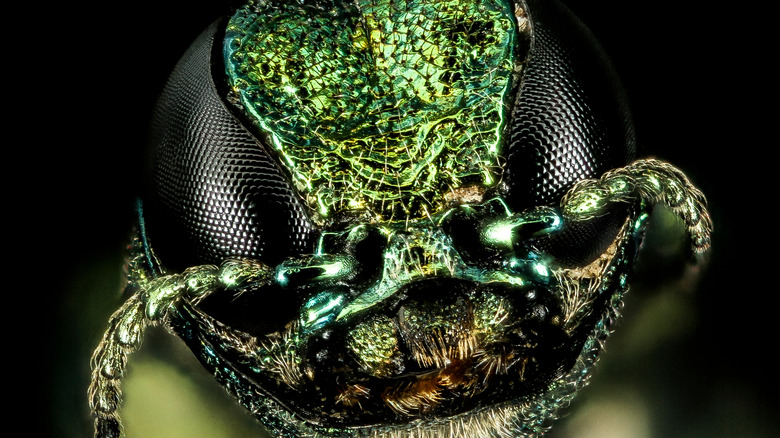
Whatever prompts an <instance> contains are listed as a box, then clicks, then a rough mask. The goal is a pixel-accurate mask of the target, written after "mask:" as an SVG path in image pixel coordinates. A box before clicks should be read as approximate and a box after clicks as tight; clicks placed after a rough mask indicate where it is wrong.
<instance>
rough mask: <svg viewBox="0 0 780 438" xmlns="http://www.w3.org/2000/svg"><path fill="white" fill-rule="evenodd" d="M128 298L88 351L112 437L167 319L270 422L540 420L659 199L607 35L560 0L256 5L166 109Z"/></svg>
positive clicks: (571, 391)
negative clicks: (595, 33) (131, 384)
mask: <svg viewBox="0 0 780 438" xmlns="http://www.w3.org/2000/svg"><path fill="white" fill-rule="evenodd" d="M151 132H152V134H151V136H150V142H149V143H150V148H149V156H148V160H147V169H146V175H147V176H148V180H147V182H146V184H145V188H144V192H143V196H142V197H141V199H140V200H139V204H138V208H137V211H138V226H137V231H136V234H135V238H134V239H133V242H132V248H131V254H130V258H129V261H128V269H127V271H128V278H127V285H126V287H125V294H126V296H127V301H126V302H125V303H124V304H123V305H122V306H121V308H120V309H119V310H117V312H116V313H114V315H112V317H111V319H110V321H109V327H108V329H107V331H106V333H105V335H104V337H103V339H102V341H101V343H100V344H99V345H98V347H97V349H96V350H95V353H94V355H93V357H92V369H93V373H92V381H91V384H90V388H89V400H90V407H91V409H92V412H93V414H94V417H95V435H96V436H99V437H108V436H119V435H121V432H122V426H121V422H120V419H119V416H118V409H119V406H120V404H121V390H120V383H121V377H122V374H123V373H124V371H125V367H126V362H127V360H128V356H129V354H131V353H132V352H134V351H136V350H137V349H138V348H139V347H140V343H141V339H142V336H143V332H144V330H145V329H146V328H147V327H148V326H155V325H160V326H164V327H166V328H168V329H169V330H170V331H172V332H173V333H174V334H175V335H176V336H178V337H179V338H181V339H182V340H183V341H184V343H185V344H186V345H187V346H188V347H189V348H190V349H191V350H192V352H193V353H194V354H195V356H196V357H197V358H198V359H199V360H200V361H201V363H202V364H203V366H204V367H205V368H206V369H207V370H209V371H210V372H211V373H212V374H213V375H214V377H215V378H216V379H217V381H219V382H220V383H221V384H222V385H223V386H224V387H225V389H226V390H227V391H228V392H229V393H230V394H231V395H232V396H234V397H235V398H236V400H237V401H238V402H239V403H240V404H242V405H243V406H245V407H246V408H247V409H248V411H249V412H251V413H252V415H254V416H255V417H256V418H257V419H258V420H259V421H260V422H261V423H262V424H263V425H264V426H265V427H266V428H267V429H268V430H269V431H270V432H271V433H272V434H274V435H276V436H280V437H293V436H312V437H313V436H322V437H325V436H331V437H342V436H372V437H404V436H418V437H424V436H430V437H438V436H470V437H495V436H501V437H532V436H539V435H542V434H543V433H544V432H545V431H546V430H547V429H548V428H549V427H550V426H551V424H552V422H553V421H554V419H555V417H556V415H557V414H558V412H559V411H560V409H561V408H562V407H563V406H565V405H566V404H568V403H569V402H570V401H571V400H572V399H573V397H574V396H575V395H576V393H577V392H578V391H579V390H580V389H581V388H582V387H583V386H584V385H585V384H586V383H587V379H588V375H589V373H590V371H591V369H592V368H593V366H594V365H595V363H596V360H597V358H598V355H599V353H600V351H601V350H602V348H603V343H604V342H605V340H606V338H607V336H608V334H609V331H610V329H611V326H612V324H613V322H614V320H615V319H616V318H618V316H619V306H620V303H621V300H622V298H623V296H624V295H625V293H626V292H627V290H628V285H629V282H628V278H629V276H630V273H631V269H632V264H633V261H634V259H635V257H636V254H637V252H638V250H639V248H640V245H641V241H642V238H643V235H644V229H645V226H646V223H647V220H648V217H649V215H650V213H651V212H652V210H653V208H654V207H655V206H657V205H663V206H665V207H667V208H669V209H670V210H671V211H672V212H673V213H675V214H676V215H677V216H678V217H679V218H680V219H681V220H682V223H683V224H684V226H685V227H686V229H687V231H688V234H689V235H690V241H691V248H692V250H693V251H694V252H696V253H702V252H704V251H706V250H707V248H708V247H709V245H710V235H711V232H712V223H711V220H710V217H709V214H708V212H707V205H706V200H705V197H704V195H703V194H702V193H701V191H699V190H698V189H697V188H696V187H695V186H694V185H693V184H692V183H691V181H690V180H689V179H688V178H687V177H686V175H685V174H684V173H683V172H682V171H681V170H679V169H677V168H676V167H674V166H673V165H672V164H670V163H667V162H663V161H659V160H656V159H652V158H639V159H637V157H636V156H635V155H636V150H635V149H636V146H635V138H634V133H633V128H632V123H631V116H630V113H629V110H628V107H627V104H626V100H625V96H624V92H623V90H622V88H621V86H620V85H619V81H618V80H617V78H616V75H615V73H614V70H613V68H612V66H611V64H610V62H609V60H608V58H607V57H606V56H605V55H604V54H603V50H602V49H601V47H600V46H599V45H598V43H597V42H596V41H595V39H594V38H593V37H592V35H591V34H590V33H589V32H588V30H587V28H586V27H585V26H584V25H583V24H582V23H580V22H579V21H578V20H577V18H576V17H574V16H573V14H572V13H571V12H570V11H568V9H566V8H565V7H564V6H563V5H561V4H559V3H558V2H556V1H541V0H445V1H440V2H435V4H428V3H426V2H419V1H414V0H403V1H399V0H358V1H356V2H337V1H331V0H303V1H295V2H291V1H283V0H249V1H247V2H246V3H245V4H243V5H241V6H239V7H237V8H236V9H235V10H234V11H232V12H231V14H229V16H228V17H226V18H225V19H221V20H218V21H216V22H215V23H214V24H212V25H211V26H210V27H208V28H207V29H206V30H205V31H204V32H203V33H202V34H201V35H200V37H199V38H198V39H197V40H196V41H195V42H194V43H193V45H192V46H191V47H190V49H189V50H188V51H187V52H186V53H185V55H184V56H183V58H182V59H181V61H180V62H179V64H178V65H177V66H176V68H175V69H174V71H173V73H172V74H171V76H170V79H169V82H168V84H167V86H166V88H165V90H164V91H163V93H162V95H161V97H160V100H159V103H158V106H157V109H156V112H155V115H154V118H153V121H152V130H151Z"/></svg>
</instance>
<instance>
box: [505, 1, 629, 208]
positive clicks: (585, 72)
mask: <svg viewBox="0 0 780 438" xmlns="http://www.w3.org/2000/svg"><path fill="white" fill-rule="evenodd" d="M535 3H536V2H531V3H529V6H530V7H531V8H530V12H529V14H530V16H531V19H532V21H533V22H534V41H533V43H532V46H531V56H529V61H528V64H527V66H526V67H525V69H524V73H523V79H522V83H521V92H520V93H519V96H518V100H517V103H516V105H515V108H514V111H513V113H512V116H511V119H510V121H509V129H508V135H507V163H506V167H505V170H504V172H505V173H504V181H505V184H506V192H505V193H504V196H505V199H506V201H507V202H508V203H509V205H510V206H511V207H512V208H513V209H514V210H515V211H521V210H524V209H526V208H532V207H535V206H538V205H550V206H554V205H557V203H558V202H559V201H560V198H561V196H562V195H563V194H564V193H565V192H566V191H567V190H568V189H569V188H570V187H571V186H572V185H573V184H574V183H576V182H577V181H580V180H582V179H586V178H594V177H597V176H599V175H601V174H602V173H604V172H606V171H608V170H610V169H614V168H617V167H620V166H624V165H625V164H626V163H628V162H630V161H631V160H633V158H634V154H635V149H636V145H635V143H636V140H635V138H634V132H633V127H632V126H633V125H632V122H631V118H630V114H629V111H628V109H627V104H626V101H625V95H624V91H623V90H622V88H621V86H620V82H619V80H618V78H617V76H616V74H615V72H614V70H613V67H612V65H611V64H610V62H609V60H608V58H607V57H606V56H605V55H604V53H603V50H602V48H601V46H600V45H599V44H598V42H597V41H596V40H595V39H594V37H593V36H592V35H591V34H590V32H589V31H588V30H587V29H586V28H585V27H584V26H583V25H582V24H581V23H580V22H579V21H578V20H577V19H576V18H574V17H573V16H572V15H571V13H570V12H569V11H568V10H566V9H565V8H564V7H562V6H561V5H559V4H557V3H555V2H549V4H544V5H538V6H537V5H536V4H535ZM534 6H537V7H534ZM539 6H543V7H539Z"/></svg>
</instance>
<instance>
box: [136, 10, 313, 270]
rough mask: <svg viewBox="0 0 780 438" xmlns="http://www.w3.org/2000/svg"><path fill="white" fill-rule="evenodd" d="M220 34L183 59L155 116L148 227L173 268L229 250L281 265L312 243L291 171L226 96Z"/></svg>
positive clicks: (204, 38) (210, 34) (213, 259)
mask: <svg viewBox="0 0 780 438" xmlns="http://www.w3.org/2000/svg"><path fill="white" fill-rule="evenodd" d="M218 33H219V32H218V31H217V26H216V25H215V26H212V27H211V28H210V29H209V31H207V32H205V33H204V34H203V35H201V37H200V38H199V39H198V41H197V42H196V43H195V44H193V45H192V47H191V48H190V50H189V51H188V52H187V53H186V54H185V56H184V57H183V58H182V60H181V61H180V63H179V64H178V65H177V67H176V69H175V71H174V72H173V74H172V75H171V77H170V79H169V82H168V85H167V87H166V89H165V90H164V92H163V94H162V96H161V98H160V101H159V104H158V108H157V110H156V113H155V117H154V119H153V123H152V131H151V150H152V151H153V153H152V156H151V157H150V160H149V162H150V165H149V166H150V168H149V169H148V172H147V175H148V176H149V180H148V188H149V190H148V195H147V196H146V198H145V199H144V209H145V212H144V213H145V217H146V219H147V220H146V223H147V228H146V231H147V233H148V235H149V237H150V239H151V240H152V242H153V245H154V247H155V249H156V251H157V252H158V254H161V255H164V259H165V262H166V265H167V266H169V267H171V268H183V267H187V266H191V265H196V264H202V263H218V262H219V261H221V260H223V259H225V258H226V257H250V258H256V259H258V260H261V261H263V262H265V263H268V264H276V263H278V262H280V261H281V260H283V259H284V258H285V257H287V256H290V255H296V254H301V253H304V252H309V251H310V247H311V235H312V226H311V223H310V221H309V218H308V216H307V213H306V211H305V210H304V207H303V205H302V204H301V203H300V201H299V199H298V197H297V196H296V195H295V193H294V192H293V190H292V188H291V187H290V185H289V183H288V179H287V178H286V177H285V175H284V174H283V172H282V171H281V169H280V168H279V165H278V164H277V163H276V162H274V161H273V160H272V159H271V157H270V156H269V154H268V153H267V151H266V149H265V147H264V145H263V144H262V142H261V141H260V140H258V139H257V138H256V137H255V136H254V135H253V134H252V133H251V132H250V131H249V130H247V129H246V128H245V127H244V125H243V124H242V123H241V122H240V121H239V119H238V118H237V117H235V116H234V115H233V114H232V113H231V111H230V110H229V108H228V106H227V104H226V103H225V102H224V101H223V99H222V98H221V97H220V93H219V91H218V88H219V84H218V82H215V80H214V77H219V76H218V75H220V74H221V73H220V72H221V71H223V68H222V67H221V61H220V59H221V58H220V57H219V56H215V55H216V54H215V53H214V52H215V50H219V48H220V44H214V41H218V40H219V38H220V37H219V36H218ZM214 46H216V47H214Z"/></svg>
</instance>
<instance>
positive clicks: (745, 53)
mask: <svg viewBox="0 0 780 438" xmlns="http://www.w3.org/2000/svg"><path fill="white" fill-rule="evenodd" d="M568 4H569V5H570V6H571V7H572V9H574V10H575V12H576V13H577V14H578V15H579V16H580V17H581V18H582V19H583V21H585V22H586V23H587V24H588V25H589V26H590V27H591V29H592V30H593V31H594V33H595V34H596V35H597V37H598V38H599V39H600V40H601V41H602V43H603V44H604V46H605V48H606V50H607V52H608V53H609V54H610V55H611V56H612V58H613V60H614V61H615V64H616V67H617V69H618V71H619V73H620V74H621V76H622V78H623V80H624V82H625V85H626V87H627V89H628V92H629V97H630V100H631V104H632V108H633V110H634V116H635V121H636V126H637V131H638V136H639V140H640V144H641V146H642V147H643V148H644V154H645V155H654V156H657V157H659V158H663V159H666V160H669V161H671V162H673V163H675V164H676V165H678V166H679V167H681V168H683V169H684V170H685V171H686V172H687V173H688V175H689V176H690V177H691V178H692V179H693V180H694V182H695V183H696V184H697V185H698V186H699V187H700V188H701V189H702V190H703V191H704V192H705V193H706V194H707V196H708V198H709V200H710V206H711V209H712V212H713V219H714V222H715V227H716V232H715V236H714V245H713V250H712V252H711V261H710V263H709V265H708V267H707V269H706V270H705V272H704V276H703V277H702V279H701V282H700V283H699V284H698V288H697V290H696V292H695V293H693V294H689V295H686V298H685V300H684V301H685V303H687V304H686V305H687V306H690V309H689V310H690V311H691V312H692V315H691V320H690V321H689V322H691V324H692V326H691V324H688V325H686V327H688V329H687V330H686V331H685V334H684V335H681V336H680V337H678V338H675V337H671V338H668V339H666V340H665V341H664V345H663V346H662V347H660V348H658V349H657V350H656V351H655V353H656V354H655V356H653V359H648V360H645V361H642V362H641V363H637V362H629V365H626V366H623V367H621V366H620V365H610V364H611V363H612V362H605V367H607V369H608V370H609V369H614V370H618V371H620V372H623V373H627V376H628V377H626V379H627V380H626V381H639V382H640V383H641V384H643V385H640V389H639V390H640V391H643V394H645V396H646V398H647V400H650V401H651V403H652V409H651V411H652V415H653V418H654V419H655V420H654V421H655V422H656V424H655V425H654V429H653V430H654V432H653V435H652V436H654V437H683V436H685V437H694V436H696V437H698V436H712V437H770V436H780V435H778V428H777V425H778V421H777V419H776V418H775V417H776V416H775V412H776V411H777V402H776V400H775V398H776V394H777V393H778V389H779V388H778V385H777V383H776V382H777V376H776V373H777V371H776V368H777V366H776V362H775V359H774V354H773V353H774V350H775V348H776V345H777V342H776V340H775V336H776V335H775V332H776V327H777V324H776V322H775V321H776V319H777V311H778V307H777V305H776V304H775V295H776V294H777V290H778V287H777V281H778V280H777V275H778V274H777V268H776V267H775V266H774V265H775V260H774V255H775V254H776V253H777V250H776V245H777V233H776V231H775V227H776V225H775V224H774V221H775V220H776V217H777V216H776V214H777V213H776V212H775V210H776V209H775V208H774V206H775V205H776V204H777V203H778V202H777V200H776V196H777V195H776V190H775V186H776V184H775V183H774V181H775V177H776V171H775V169H774V167H775V166H774V163H775V162H776V158H775V157H774V155H772V153H771V151H773V150H774V149H775V148H776V145H777V140H776V139H775V138H774V135H775V133H774V132H773V130H772V127H773V124H776V122H775V121H774V120H770V119H769V117H770V116H776V113H777V111H775V110H773V108H774V105H776V102H775V99H776V97H775V95H774V87H772V86H770V82H769V81H768V80H767V77H768V76H769V75H770V74H771V70H770V69H769V67H768V64H766V63H765V60H768V59H770V58H771V54H772V51H771V50H770V47H771V44H770V43H774V39H773V40H769V39H767V38H768V37H767V36H765V35H763V30H764V29H765V28H764V27H763V25H762V24H761V23H762V20H761V17H762V15H764V14H763V13H762V11H760V10H759V11H756V10H755V9H750V10H743V9H742V8H740V7H738V6H736V5H733V4H730V3H726V2H703V1H693V2H676V3H674V4H673V5H662V4H650V3H648V2H629V1H618V0H606V1H601V2H593V1H584V0H570V1H569V2H568ZM224 7H225V2H224V1H214V2H205V1H201V2H198V1H195V2H193V1H182V0H174V1H167V2H159V1H158V2H151V1H145V0H140V1H135V2H113V3H111V2H103V3H101V4H92V5H88V4H79V5H74V4H71V3H66V2H60V3H57V4H46V3H36V4H34V5H30V6H25V7H22V8H19V9H17V10H12V11H10V12H9V17H8V21H10V22H11V23H10V24H11V25H10V26H9V27H7V28H6V30H5V31H4V33H5V34H6V44H5V46H6V47H7V50H6V53H5V55H6V56H5V63H4V67H5V68H4V70H5V71H6V79H5V85H6V90H8V92H7V93H6V95H10V97H11V98H10V99H8V100H7V102H9V103H10V105H8V110H9V111H10V122H9V123H8V125H7V126H6V130H7V131H8V132H9V135H7V139H6V145H7V147H6V149H7V150H9V151H10V156H8V157H7V158H6V160H5V161H4V162H5V164H6V166H5V169H6V170H5V172H4V180H6V184H5V186H6V188H7V192H8V193H9V194H10V196H8V197H7V199H8V200H9V205H8V206H7V207H6V208H5V209H4V213H5V214H4V216H6V217H7V218H8V219H9V225H6V232H7V234H8V236H9V239H6V240H5V241H6V245H7V246H6V252H7V253H8V254H9V258H8V259H7V261H6V263H5V270H6V274H5V276H6V278H9V279H10V280H11V281H10V284H9V283H7V286H6V291H5V293H6V297H7V299H6V303H7V304H6V305H7V308H6V324H4V325H3V326H4V328H5V333H4V336H3V340H4V342H5V343H6V348H5V349H4V350H5V353H4V355H3V357H4V360H5V362H6V363H7V364H8V365H10V371H7V372H6V373H5V376H6V378H7V379H8V380H9V381H10V382H9V383H12V385H11V386H10V387H11V388H15V389H13V391H12V392H11V396H12V397H14V398H18V400H19V402H18V403H15V405H16V407H17V409H19V412H20V413H23V414H25V416H29V415H30V414H31V415H32V418H33V419H32V420H24V421H25V422H24V425H25V426H27V427H29V428H30V429H31V432H32V434H34V435H39V432H41V433H40V434H42V435H43V436H53V437H58V436H63V437H66V436H67V437H70V436H73V437H76V436H89V431H90V423H89V419H88V414H87V412H86V397H85V388H86V385H87V381H88V373H89V370H88V359H89V355H90V353H91V350H92V349H93V348H94V345H95V344H96V343H97V341H98V339H99V336H100V334H101V332H102V330H103V329H104V327H105V323H106V321H107V318H108V316H109V314H110V313H111V312H112V311H113V310H114V309H116V308H117V307H118V305H119V299H118V296H117V293H116V291H117V288H118V287H119V284H120V279H121V265H122V261H123V259H122V257H123V254H122V248H123V245H124V244H125V242H126V238H127V237H128V231H129V229H130V224H131V220H130V217H131V208H132V205H133V199H134V194H135V189H136V187H137V183H138V180H139V177H140V166H141V164H140V156H141V155H140V153H141V149H142V145H143V141H144V136H145V129H146V128H145V127H146V124H147V122H148V118H149V115H150V113H151V107H152V104H153V102H154V99H155V98H156V95H157V93H158V92H159V91H160V89H161V88H162V85H163V83H164V81H165V78H166V76H167V74H168V72H169V71H170V70H171V69H172V67H173V65H174V63H175V62H176V61H177V59H178V58H179V56H180V55H181V54H182V53H183V52H184V50H185V49H186V47H187V46H188V45H189V43H190V42H191V41H193V40H194V39H195V37H196V36H197V34H198V33H199V32H200V31H201V30H202V29H203V28H205V27H206V26H207V25H208V24H209V23H210V22H211V21H212V20H213V19H214V18H215V17H217V16H219V14H220V13H221V12H222V11H223V10H224ZM751 8H754V7H751ZM767 34H768V32H767ZM775 39H776V38H775ZM775 51H776V50H775ZM767 107H768V108H769V109H767ZM5 118H6V119H8V118H9V116H5ZM652 262H653V260H649V261H648V260H646V261H645V263H646V265H650V266H652V265H653V263H652ZM666 272H667V271H665V270H663V269H660V270H658V269H656V270H654V269H653V268H652V267H649V268H644V270H643V271H641V273H640V275H639V277H638V278H639V280H641V281H644V282H645V283H646V284H648V285H649V287H644V288H643V287H640V288H639V289H640V291H641V290H648V289H652V286H658V285H659V284H660V283H661V282H660V281H658V278H656V277H657V276H659V275H664V273H666ZM651 298H652V294H650V293H647V294H645V295H642V293H639V294H638V295H637V298H636V299H635V300H634V301H633V302H632V299H631V298H629V301H628V303H627V309H626V314H627V315H626V318H625V319H626V322H625V324H626V325H630V323H629V322H628V319H629V318H628V316H629V315H630V313H631V311H629V309H630V308H632V306H634V307H633V308H635V309H636V308H638V307H639V306H641V305H642V303H646V302H649V301H648V300H650V299H651ZM618 334H619V332H618ZM608 354H610V355H613V356H614V357H619V356H620V349H619V348H616V349H610V348H608ZM613 360H615V361H616V362H619V360H617V359H613ZM131 363H132V359H131ZM600 374H601V375H603V374H607V371H603V372H600ZM599 378H600V377H599V375H597V377H596V381H595V382H594V386H597V385H598V384H599ZM13 383H16V384H13ZM594 391H595V390H594ZM586 396H587V394H586ZM6 397H8V395H6ZM575 405H576V403H575ZM40 429H43V430H40ZM571 436H575V437H576V436H578V435H577V434H576V433H573V434H572V435H571Z"/></svg>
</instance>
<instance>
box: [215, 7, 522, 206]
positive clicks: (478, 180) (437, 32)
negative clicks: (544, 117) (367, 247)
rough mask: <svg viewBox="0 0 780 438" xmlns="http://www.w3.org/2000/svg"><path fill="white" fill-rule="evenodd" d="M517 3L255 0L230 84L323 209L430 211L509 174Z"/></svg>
mask: <svg viewBox="0 0 780 438" xmlns="http://www.w3.org/2000/svg"><path fill="white" fill-rule="evenodd" d="M510 3H511V2H506V1H502V0H443V1H436V2H429V1H422V0H406V1H396V0H359V1H357V2H354V3H353V2H332V3H330V2H327V1H322V2H289V1H281V0H266V1H263V0H258V1H252V2H249V3H248V4H247V5H245V6H244V7H242V8H241V9H239V10H238V11H237V12H236V13H235V15H234V16H233V17H232V18H231V19H230V22H229V24H228V28H227V33H226V38H225V47H224V56H225V60H226V68H227V73H228V77H229V84H230V86H231V88H232V90H233V92H234V93H235V94H236V95H237V96H238V98H239V99H240V102H241V104H242V105H243V106H244V107H245V108H246V109H247V111H248V112H249V114H250V115H251V117H252V118H253V119H254V121H255V123H256V124H257V126H258V128H259V129H261V130H262V131H263V132H264V133H265V134H266V141H267V143H268V144H270V145H271V146H272V147H273V149H275V150H276V151H277V153H278V155H279V156H280V158H281V161H282V163H284V165H285V166H286V167H287V168H288V170H289V171H290V173H291V174H292V176H293V180H294V182H295V185H296V188H297V189H298V190H299V191H301V193H303V194H305V197H306V200H307V202H308V203H309V205H310V206H311V207H312V209H313V210H315V211H318V212H319V214H320V217H321V218H327V217H329V216H332V215H333V214H334V213H337V212H340V211H345V210H346V211H350V210H351V211H355V210H357V211H366V210H367V211H369V212H370V214H371V216H372V217H373V218H375V219H380V220H388V219H406V218H409V217H412V218H415V217H424V216H426V215H429V214H432V213H435V212H437V211H440V210H442V209H443V208H444V207H445V205H444V200H443V194H444V193H447V192H449V191H451V190H454V189H458V188H461V187H465V186H475V185H477V186H482V187H490V186H492V185H494V184H495V183H496V182H497V181H498V179H499V177H500V173H499V172H500V167H499V166H500V162H499V155H500V152H501V151H500V150H499V145H500V144H501V143H502V131H503V128H504V124H505V120H506V119H507V115H508V114H507V113H508V111H509V108H510V107H511V102H510V101H509V99H510V97H509V96H511V95H512V93H511V89H512V86H513V83H514V81H515V79H516V77H517V73H518V72H519V65H520V61H519V59H520V58H521V57H520V56H518V54H517V53H515V52H516V46H517V44H516V42H517V40H518V37H519V35H518V33H519V31H518V26H517V22H516V18H515V16H514V7H513V6H512V5H511V4H510Z"/></svg>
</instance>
